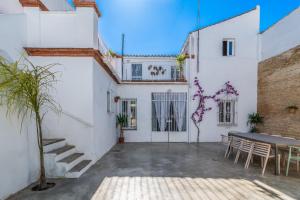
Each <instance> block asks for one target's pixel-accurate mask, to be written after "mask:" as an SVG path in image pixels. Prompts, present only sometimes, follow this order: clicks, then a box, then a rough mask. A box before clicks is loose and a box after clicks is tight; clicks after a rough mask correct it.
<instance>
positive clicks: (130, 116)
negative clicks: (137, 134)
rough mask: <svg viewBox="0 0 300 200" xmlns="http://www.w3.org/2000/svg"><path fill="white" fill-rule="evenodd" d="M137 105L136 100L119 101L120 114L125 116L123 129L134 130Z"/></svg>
mask: <svg viewBox="0 0 300 200" xmlns="http://www.w3.org/2000/svg"><path fill="white" fill-rule="evenodd" d="M136 109H137V103H136V99H122V100H121V108H120V110H121V114H123V115H126V116H127V122H126V124H125V127H124V128H125V129H136V128H137V118H136Z"/></svg>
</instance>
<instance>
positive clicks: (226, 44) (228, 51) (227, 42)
mask: <svg viewBox="0 0 300 200" xmlns="http://www.w3.org/2000/svg"><path fill="white" fill-rule="evenodd" d="M234 55H235V40H234V39H224V40H223V56H234Z"/></svg>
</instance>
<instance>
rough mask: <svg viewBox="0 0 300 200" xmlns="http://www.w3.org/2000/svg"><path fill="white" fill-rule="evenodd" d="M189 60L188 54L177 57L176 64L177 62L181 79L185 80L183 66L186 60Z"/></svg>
mask: <svg viewBox="0 0 300 200" xmlns="http://www.w3.org/2000/svg"><path fill="white" fill-rule="evenodd" d="M186 58H187V56H186V54H180V55H178V56H177V57H176V62H177V69H178V71H179V73H180V74H179V78H180V79H183V78H184V77H183V70H184V69H183V65H184V62H185V59H186Z"/></svg>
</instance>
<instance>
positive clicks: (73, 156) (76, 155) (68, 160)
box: [58, 153, 84, 164]
mask: <svg viewBox="0 0 300 200" xmlns="http://www.w3.org/2000/svg"><path fill="white" fill-rule="evenodd" d="M83 155H84V154H83V153H73V154H71V155H69V156H67V157H65V158H64V159H62V160H59V161H58V162H63V163H68V164H69V163H72V162H73V161H74V160H76V159H77V158H79V157H81V156H83Z"/></svg>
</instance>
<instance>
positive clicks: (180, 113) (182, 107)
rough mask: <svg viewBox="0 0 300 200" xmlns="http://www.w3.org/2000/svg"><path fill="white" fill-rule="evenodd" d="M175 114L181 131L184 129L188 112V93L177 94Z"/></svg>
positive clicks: (174, 104)
mask: <svg viewBox="0 0 300 200" xmlns="http://www.w3.org/2000/svg"><path fill="white" fill-rule="evenodd" d="M173 106H174V115H175V120H176V124H177V127H178V130H179V131H183V122H184V118H185V112H186V95H185V94H181V93H180V94H178V95H176V97H175V99H174V101H173Z"/></svg>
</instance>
